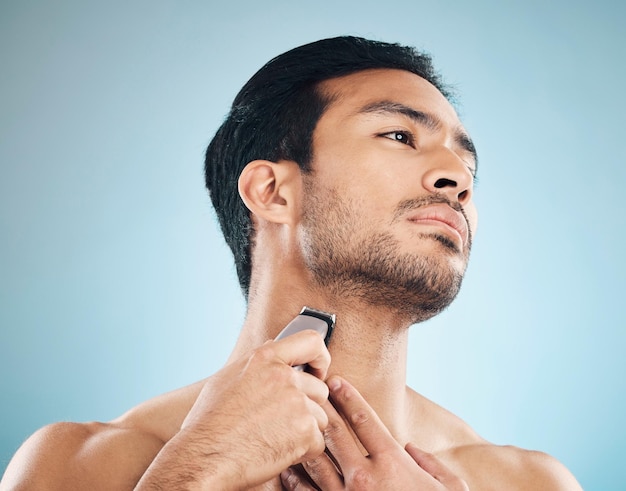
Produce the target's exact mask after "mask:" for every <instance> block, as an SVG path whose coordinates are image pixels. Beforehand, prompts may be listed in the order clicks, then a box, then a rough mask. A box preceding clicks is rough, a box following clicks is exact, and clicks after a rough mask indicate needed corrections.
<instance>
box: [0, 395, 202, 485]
mask: <svg viewBox="0 0 626 491" xmlns="http://www.w3.org/2000/svg"><path fill="white" fill-rule="evenodd" d="M201 385H202V384H201V383H198V384H194V385H191V386H188V387H184V388H182V389H178V390H176V391H174V392H171V393H168V394H164V395H162V396H159V397H156V398H154V399H151V400H149V401H146V402H144V403H142V404H140V405H139V406H137V407H135V408H133V409H131V410H130V411H128V412H127V413H126V414H124V415H123V416H121V417H120V418H118V419H115V420H113V421H111V422H108V423H99V422H90V423H54V424H51V425H48V426H45V427H44V428H42V429H40V430H39V431H37V432H36V433H34V434H33V435H32V436H31V437H30V438H29V439H28V440H26V442H24V444H23V445H22V446H21V447H20V449H19V450H18V451H17V453H16V454H15V456H14V457H13V459H12V460H11V462H10V463H9V466H8V467H7V470H6V472H5V475H4V477H3V479H2V482H1V483H0V491H8V490H12V491H13V490H15V491H21V490H26V489H28V490H46V491H47V490H50V491H52V490H64V491H71V490H75V489H76V490H78V489H80V490H84V489H89V490H93V491H97V490H100V489H102V490H105V489H106V490H110V489H119V490H124V489H133V488H134V487H135V484H136V483H137V481H139V479H140V478H141V476H142V475H143V473H144V472H145V470H146V469H147V468H148V466H149V465H150V464H151V462H152V460H153V459H154V457H155V456H156V455H157V454H158V453H159V451H160V450H161V448H163V446H164V445H165V443H166V442H167V441H168V440H169V439H170V438H172V436H173V435H174V434H175V433H176V432H177V431H178V429H179V428H180V425H181V423H182V421H183V419H184V418H185V416H186V415H187V412H188V411H189V408H190V407H191V405H193V402H194V401H195V398H196V397H197V394H198V392H199V390H200V388H201Z"/></svg>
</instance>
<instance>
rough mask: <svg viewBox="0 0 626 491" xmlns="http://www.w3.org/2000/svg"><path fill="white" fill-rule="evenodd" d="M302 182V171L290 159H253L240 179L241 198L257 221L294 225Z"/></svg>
mask: <svg viewBox="0 0 626 491" xmlns="http://www.w3.org/2000/svg"><path fill="white" fill-rule="evenodd" d="M301 183H302V181H301V174H300V168H299V167H298V164H297V163H295V162H293V161H291V160H281V161H279V162H271V161H269V160H253V161H252V162H250V163H248V165H246V167H245V168H244V169H243V171H242V172H241V175H240V176H239V183H238V184H239V195H240V196H241V199H242V200H243V202H244V203H245V205H246V207H247V208H248V209H249V210H250V211H251V212H252V213H253V215H255V216H257V217H258V218H263V219H265V220H267V221H269V222H273V223H292V222H293V220H294V218H295V216H296V215H295V214H296V211H297V209H298V205H297V200H298V197H299V193H300V186H301Z"/></svg>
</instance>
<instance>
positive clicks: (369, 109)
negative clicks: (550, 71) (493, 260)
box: [0, 37, 580, 491]
mask: <svg viewBox="0 0 626 491" xmlns="http://www.w3.org/2000/svg"><path fill="white" fill-rule="evenodd" d="M447 97H450V94H449V93H448V91H447V90H446V88H445V86H444V85H443V84H442V82H441V81H440V79H439V77H438V76H437V75H436V74H435V72H434V71H433V69H432V66H431V63H430V59H429V58H428V57H427V56H425V55H423V54H420V53H417V52H416V51H414V50H413V49H410V48H406V47H401V46H398V45H392V44H387V43H378V42H373V41H367V40H364V39H360V38H353V37H342V38H334V39H327V40H322V41H319V42H316V43H312V44H309V45H305V46H301V47H299V48H296V49H294V50H292V51H290V52H287V53H285V54H283V55H281V56H279V57H277V58H275V59H274V60H272V61H270V62H269V63H268V64H267V65H266V66H265V67H263V68H262V69H261V70H260V71H259V72H258V73H257V74H256V75H254V76H253V77H252V79H251V80H250V81H249V82H248V83H247V84H246V85H245V86H244V87H243V89H242V90H241V92H240V93H239V95H238V96H237V97H236V99H235V101H234V103H233V107H232V109H231V112H230V114H229V116H228V118H227V119H226V121H225V122H224V124H223V125H222V126H221V128H220V129H219V130H218V132H217V134H216V135H215V137H214V139H213V141H212V142H211V144H210V145H209V148H208V150H207V157H206V181H207V186H208V188H209V190H210V193H211V198H212V201H213V204H214V206H215V208H216V211H217V214H218V217H219V219H220V223H221V226H222V230H223V232H224V235H225V238H226V241H227V242H228V244H229V245H230V247H231V249H232V251H233V254H234V257H235V262H236V265H237V272H238V275H239V280H240V283H241V286H242V290H243V292H244V294H245V295H246V297H247V300H248V309H247V315H246V319H245V322H244V325H243V328H242V331H241V335H240V337H239V339H238V342H237V344H236V346H235V348H234V350H233V353H232V355H231V357H230V359H229V362H228V363H227V365H226V366H225V367H224V368H223V369H222V370H220V371H219V372H217V373H216V374H214V375H212V376H211V377H209V378H207V379H206V380H203V381H201V382H198V383H196V384H194V385H191V386H189V387H185V388H182V389H179V390H178V391H175V392H173V393H170V394H165V395H163V396H160V397H157V398H156V399H153V400H151V401H148V402H146V403H143V404H141V405H140V406H138V407H136V408H134V409H131V410H130V411H129V412H128V413H126V414H125V415H123V416H121V417H120V418H118V419H116V420H114V421H111V422H109V423H88V424H74V423H60V424H55V425H51V426H49V427H46V428H44V429H42V430H40V431H39V432H37V433H36V434H35V435H33V436H32V437H31V438H30V439H29V440H28V441H27V442H26V443H25V444H24V445H23V446H22V448H21V449H20V450H19V451H18V453H17V454H16V456H15V457H14V459H13V461H12V462H11V464H10V465H9V468H8V470H7V472H6V475H5V478H4V481H3V483H2V485H1V486H0V488H2V489H3V490H5V489H17V490H19V489H54V490H56V489H63V490H71V489H89V490H97V489H138V490H149V489H189V490H192V489H193V490H195V489H211V490H212V489H250V488H256V489H266V490H270V489H281V488H282V487H284V488H286V489H291V490H296V489H298V490H312V489H322V490H333V491H334V490H340V489H358V490H369V489H375V490H382V489H384V490H387V489H389V490H401V489H412V490H435V489H439V490H443V489H447V490H467V489H472V490H480V489H497V490H502V489H506V490H516V489H532V490H535V489H541V490H575V489H580V486H579V485H578V484H577V483H576V481H575V479H574V478H573V477H572V476H571V474H570V473H569V472H568V471H567V470H566V469H565V468H564V467H563V466H562V465H561V464H559V463H558V462H557V461H555V460H554V459H552V458H551V457H549V456H547V455H544V454H541V453H537V452H528V451H524V450H520V449H517V448H513V447H499V446H495V445H492V444H490V443H488V442H486V441H485V440H483V439H482V438H480V437H479V436H478V435H476V434H475V433H474V432H473V431H472V430H471V429H470V428H469V427H468V426H467V425H466V424H465V423H464V422H462V421H461V420H459V419H458V418H457V417H455V416H454V415H452V414H450V413H449V412H447V411H445V410H444V409H442V408H441V407H439V406H437V405H436V404H434V403H433V402H431V401H428V400H427V399H425V398H424V397H422V396H421V395H419V394H418V393H417V392H414V391H413V390H411V389H409V388H408V387H406V380H405V375H406V356H407V335H408V328H409V326H410V325H412V324H414V323H417V322H420V321H423V320H425V319H428V318H430V317H432V316H433V315H436V314H437V313H438V312H440V311H442V310H443V309H444V308H446V306H447V305H449V303H450V302H451V301H452V300H453V299H454V297H455V296H456V294H457V292H458V290H459V288H460V285H461V280H462V277H463V274H464V271H465V268H466V265H467V261H468V257H469V252H470V248H471V242H472V234H473V232H474V230H475V229H476V221H477V219H476V211H475V209H474V205H473V201H472V198H473V196H472V193H473V181H474V178H475V174H476V151H475V149H474V146H473V144H472V142H471V139H470V138H469V136H468V134H467V133H466V131H465V130H464V128H463V126H462V125H461V123H460V121H459V119H458V117H457V115H456V112H455V111H454V109H453V107H452V106H451V105H450V103H449V101H448V99H447ZM303 305H309V306H311V307H314V308H316V309H320V310H325V311H328V312H333V313H335V314H336V315H337V326H336V329H335V331H334V334H333V336H332V338H331V340H330V344H329V349H328V350H327V349H326V347H325V346H324V343H323V340H322V338H321V337H320V336H319V335H318V334H316V333H315V332H313V331H304V332H301V333H298V334H294V335H292V336H289V337H286V338H284V339H282V340H280V341H273V339H274V338H275V337H276V335H277V334H278V333H279V332H280V330H281V329H282V328H283V326H284V325H286V324H287V323H288V321H289V320H290V319H291V318H293V317H294V316H295V315H296V314H297V313H298V312H299V311H300V309H301V307H302V306H303ZM331 359H332V363H331ZM301 364H307V365H308V369H307V370H306V371H298V370H294V369H293V368H292V367H293V366H295V365H301ZM325 450H326V451H325Z"/></svg>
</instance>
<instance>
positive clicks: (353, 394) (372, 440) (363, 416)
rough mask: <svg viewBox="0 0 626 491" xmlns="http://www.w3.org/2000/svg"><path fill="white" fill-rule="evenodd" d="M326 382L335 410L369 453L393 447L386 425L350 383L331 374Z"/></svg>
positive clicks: (394, 444) (393, 442)
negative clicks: (341, 415)
mask: <svg viewBox="0 0 626 491" xmlns="http://www.w3.org/2000/svg"><path fill="white" fill-rule="evenodd" d="M327 383H328V387H329V389H330V397H331V399H332V401H333V403H334V404H335V406H336V407H337V410H338V411H339V412H340V413H341V414H343V416H344V418H345V419H346V421H347V422H348V424H349V425H350V427H351V428H352V430H353V431H354V433H355V435H356V436H357V438H358V439H359V441H360V442H361V444H362V445H363V447H364V448H365V450H366V451H367V453H368V454H369V455H371V456H374V455H375V454H377V453H382V452H385V451H387V450H389V449H390V448H392V447H394V448H395V446H396V445H397V443H396V441H395V440H394V438H393V436H391V433H390V432H389V430H388V429H387V427H386V426H385V425H384V424H383V422H382V421H381V420H380V418H379V417H378V415H377V414H376V412H375V411H374V410H373V409H372V408H371V406H370V405H369V404H368V403H367V401H366V400H365V399H364V398H363V396H362V395H361V394H359V392H358V391H357V390H356V389H355V388H354V387H353V386H352V385H350V384H349V383H348V382H347V381H346V380H344V379H342V378H341V377H337V376H333V377H332V378H331V379H330V380H328V382H327Z"/></svg>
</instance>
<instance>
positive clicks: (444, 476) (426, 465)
mask: <svg viewBox="0 0 626 491" xmlns="http://www.w3.org/2000/svg"><path fill="white" fill-rule="evenodd" d="M404 448H405V450H406V451H407V453H408V454H409V455H410V456H411V457H412V458H413V460H414V461H415V462H416V463H417V465H419V466H420V467H421V468H422V469H424V470H425V471H426V472H428V473H429V474H430V475H431V476H433V477H434V478H435V479H437V481H439V482H440V483H441V484H444V485H446V487H447V488H450V489H459V490H467V489H469V488H468V487H467V483H466V482H465V481H463V480H462V479H461V478H459V477H458V476H457V475H456V474H454V473H453V472H452V471H451V470H450V469H449V468H448V466H446V465H445V464H444V463H443V462H441V460H439V459H438V458H437V457H435V456H434V455H433V454H431V453H428V452H424V451H423V450H421V449H420V448H418V447H417V445H415V444H414V443H407V444H406V446H405V447H404Z"/></svg>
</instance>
